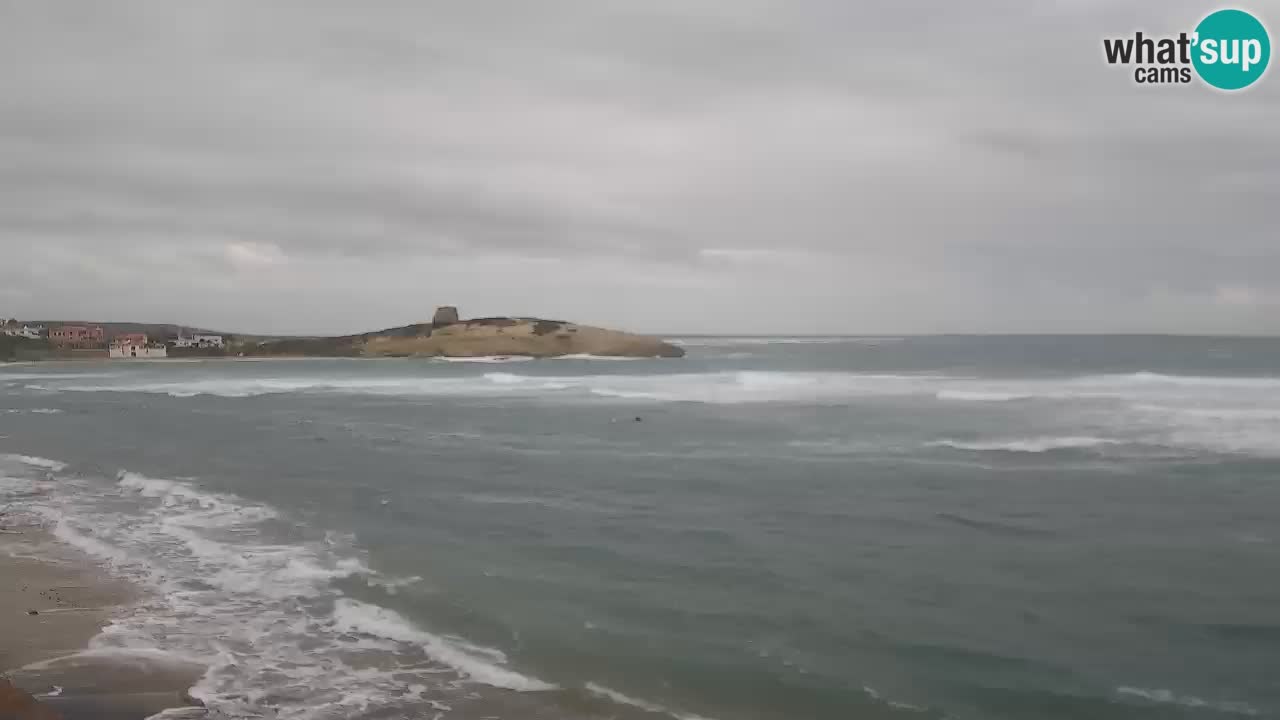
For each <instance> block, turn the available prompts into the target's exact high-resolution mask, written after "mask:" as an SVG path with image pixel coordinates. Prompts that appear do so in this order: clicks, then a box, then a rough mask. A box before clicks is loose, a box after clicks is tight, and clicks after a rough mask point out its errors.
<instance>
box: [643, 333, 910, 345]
mask: <svg viewBox="0 0 1280 720" xmlns="http://www.w3.org/2000/svg"><path fill="white" fill-rule="evenodd" d="M903 339H904V338H901V337H870V336H862V337H840V336H833V335H818V336H804V335H798V336H777V337H772V336H752V335H743V336H736V337H732V336H706V337H698V336H690V337H678V338H673V339H671V340H668V342H670V343H671V344H672V345H682V346H684V347H734V346H738V345H841V344H855V345H880V344H884V343H894V342H902V340H903Z"/></svg>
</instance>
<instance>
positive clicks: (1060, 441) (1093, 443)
mask: <svg viewBox="0 0 1280 720" xmlns="http://www.w3.org/2000/svg"><path fill="white" fill-rule="evenodd" d="M1122 443H1123V441H1121V440H1113V439H1111V438H1100V437H1087V436H1070V437H1035V438H1015V439H1012V440H988V441H963V440H937V441H934V442H931V443H928V445H929V446H930V447H944V448H951V449H952V450H972V451H975V452H987V451H999V452H1019V453H1042V452H1048V451H1050V450H1077V449H1083V448H1096V447H1100V446H1103V445H1119V444H1122Z"/></svg>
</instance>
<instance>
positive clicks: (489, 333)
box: [236, 306, 684, 358]
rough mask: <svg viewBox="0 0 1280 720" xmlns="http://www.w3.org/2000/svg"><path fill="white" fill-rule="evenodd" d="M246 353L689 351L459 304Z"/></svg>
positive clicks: (535, 354) (614, 332)
mask: <svg viewBox="0 0 1280 720" xmlns="http://www.w3.org/2000/svg"><path fill="white" fill-rule="evenodd" d="M236 349H237V350H239V351H240V352H243V353H245V354H246V355H307V356H339V357H419V356H425V357H431V356H439V357H483V356H494V355H521V356H528V357H560V356H564V355H600V356H612V357H665V358H675V357H682V356H683V355H684V350H682V349H681V348H680V347H678V346H675V345H672V344H670V343H667V342H665V341H663V340H661V339H659V338H656V337H651V336H647V335H637V334H634V333H628V332H622V331H620V330H609V329H606V328H600V327H592V326H590V325H578V324H577V323H571V322H565V321H563V320H543V319H539V318H521V317H488V318H473V319H469V320H461V319H459V316H458V311H457V308H454V307H452V306H445V307H442V308H439V309H438V310H437V311H436V313H435V316H434V318H433V320H432V322H430V323H419V324H416V325H406V326H403V327H397V328H388V329H386V330H380V331H377V332H372V333H365V334H362V335H350V336H343V337H335V338H293V339H281V340H270V341H262V342H258V343H255V344H253V345H250V346H243V347H239V348H236Z"/></svg>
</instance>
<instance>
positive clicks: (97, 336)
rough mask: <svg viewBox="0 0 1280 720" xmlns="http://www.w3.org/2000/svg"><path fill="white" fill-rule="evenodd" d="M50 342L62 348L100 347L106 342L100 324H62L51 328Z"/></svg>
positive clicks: (86, 348) (83, 348)
mask: <svg viewBox="0 0 1280 720" xmlns="http://www.w3.org/2000/svg"><path fill="white" fill-rule="evenodd" d="M49 342H51V343H53V344H54V345H55V346H57V347H60V348H75V349H78V350H91V349H99V348H101V347H102V346H103V345H104V344H106V333H105V332H103V330H102V326H100V325H62V326H59V327H55V328H52V329H50V330H49Z"/></svg>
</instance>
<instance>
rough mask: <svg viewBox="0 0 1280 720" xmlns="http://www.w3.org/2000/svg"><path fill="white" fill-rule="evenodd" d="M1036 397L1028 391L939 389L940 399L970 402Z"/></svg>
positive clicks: (1007, 400)
mask: <svg viewBox="0 0 1280 720" xmlns="http://www.w3.org/2000/svg"><path fill="white" fill-rule="evenodd" d="M1032 397H1034V395H1030V394H1027V393H1016V392H993V391H982V390H939V391H938V394H937V398H938V399H939V400H966V401H969V402H1009V401H1010V400H1027V399H1029V398H1032Z"/></svg>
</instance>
